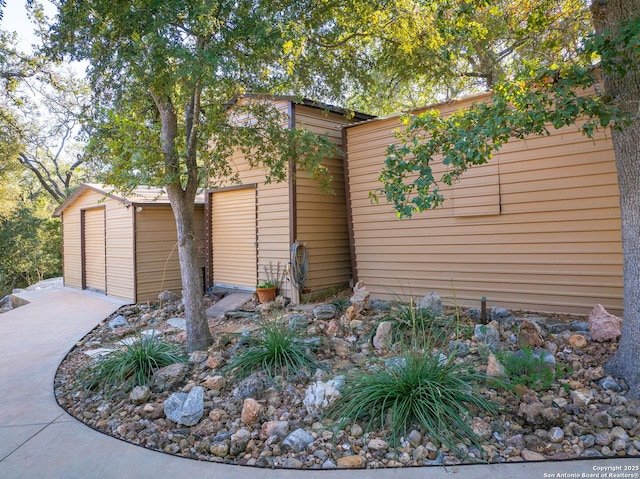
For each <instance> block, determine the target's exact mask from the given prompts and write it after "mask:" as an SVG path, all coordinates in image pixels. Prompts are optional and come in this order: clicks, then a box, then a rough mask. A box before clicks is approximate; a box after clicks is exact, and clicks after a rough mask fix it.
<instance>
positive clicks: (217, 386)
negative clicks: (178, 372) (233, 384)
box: [202, 375, 227, 391]
mask: <svg viewBox="0 0 640 479" xmlns="http://www.w3.org/2000/svg"><path fill="white" fill-rule="evenodd" d="M226 383H227V381H226V379H225V378H224V376H220V375H217V376H207V377H206V378H204V380H203V381H202V386H203V387H205V388H207V389H208V390H210V391H222V390H223V389H224V387H225V385H226Z"/></svg>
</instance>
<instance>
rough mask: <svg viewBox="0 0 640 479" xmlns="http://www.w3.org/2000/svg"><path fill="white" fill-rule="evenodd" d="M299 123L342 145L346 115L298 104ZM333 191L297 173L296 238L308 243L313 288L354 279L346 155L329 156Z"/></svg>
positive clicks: (309, 278)
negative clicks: (328, 190) (345, 166)
mask: <svg viewBox="0 0 640 479" xmlns="http://www.w3.org/2000/svg"><path fill="white" fill-rule="evenodd" d="M295 119H296V126H297V127H301V128H305V129H307V130H310V131H312V132H314V133H317V134H327V135H328V137H329V139H331V141H333V142H334V143H335V144H336V145H338V146H339V147H340V148H341V149H342V126H344V124H345V123H346V122H347V121H346V119H345V118H344V117H343V116H341V115H338V114H335V113H326V112H324V111H321V110H318V109H316V108H310V107H305V106H301V105H296V106H295ZM324 165H325V166H326V167H327V168H329V170H330V172H331V176H332V178H333V179H332V181H331V189H332V190H333V193H332V194H327V193H325V192H323V191H322V190H321V189H320V187H319V186H318V183H317V182H315V181H312V180H310V179H309V177H308V175H307V174H306V173H305V172H304V171H298V174H297V175H296V196H297V200H296V214H297V218H296V221H297V239H298V240H299V241H301V242H302V243H303V244H305V246H306V249H307V254H308V261H309V275H308V280H307V284H306V288H307V289H309V290H311V292H315V291H319V290H323V289H327V288H331V287H334V286H337V285H340V284H346V283H348V282H349V280H350V279H351V256H350V251H349V233H348V228H347V208H346V198H345V181H344V166H343V158H342V157H339V158H328V159H326V160H325V161H324Z"/></svg>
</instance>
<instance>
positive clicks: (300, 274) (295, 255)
mask: <svg viewBox="0 0 640 479" xmlns="http://www.w3.org/2000/svg"><path fill="white" fill-rule="evenodd" d="M308 273H309V263H308V262H307V249H306V248H305V246H304V244H302V243H301V242H299V241H296V242H295V243H293V245H291V282H292V283H293V285H294V286H295V288H296V289H297V290H298V291H303V290H304V286H305V284H306V283H307V274H308Z"/></svg>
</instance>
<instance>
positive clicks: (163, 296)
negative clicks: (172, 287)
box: [158, 290, 180, 303]
mask: <svg viewBox="0 0 640 479" xmlns="http://www.w3.org/2000/svg"><path fill="white" fill-rule="evenodd" d="M158 299H159V300H160V301H161V302H163V303H169V302H172V301H178V300H179V299H180V296H179V295H177V294H176V293H174V292H173V291H168V290H167V291H163V292H162V293H160V294H159V295H158Z"/></svg>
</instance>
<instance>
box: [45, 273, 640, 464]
mask: <svg viewBox="0 0 640 479" xmlns="http://www.w3.org/2000/svg"><path fill="white" fill-rule="evenodd" d="M170 299H172V300H171V301H164V302H163V303H162V307H160V306H157V305H155V306H154V305H134V306H126V307H123V308H121V309H120V310H119V311H118V312H117V313H115V314H114V315H113V316H111V317H110V318H107V319H106V320H105V321H104V322H103V323H101V324H100V325H99V326H97V327H96V328H95V329H94V330H93V331H92V332H90V333H89V334H88V335H87V336H86V337H85V338H83V339H82V340H81V341H80V342H78V343H77V344H76V346H75V347H74V348H73V349H72V350H71V351H70V352H69V354H68V355H67V357H66V358H65V360H64V361H63V363H62V364H61V365H60V368H59V370H58V372H57V375H56V379H55V395H56V398H57V401H58V403H59V404H60V405H61V406H62V407H63V408H64V409H65V410H67V411H68V412H69V413H70V414H72V415H73V416H75V417H76V418H78V419H79V420H80V421H82V422H84V423H85V424H87V425H88V426H90V427H93V428H95V429H98V430H100V431H102V432H104V433H106V434H109V435H112V436H114V437H117V438H119V439H122V440H125V441H128V442H131V443H133V444H138V445H140V446H143V447H147V448H150V449H155V450H159V451H163V452H166V453H169V454H175V455H180V456H184V457H189V458H193V459H198V460H205V461H214V462H228V463H234V464H239V465H251V466H260V467H282V468H324V469H327V468H363V467H366V468H381V467H405V466H429V465H443V464H444V465H454V464H461V463H465V462H474V461H488V462H520V461H544V460H566V459H572V458H585V457H629V456H638V455H640V453H639V452H638V451H639V450H640V425H639V419H640V401H638V400H631V399H628V398H627V397H626V391H627V388H626V385H625V384H624V382H623V381H618V380H616V379H614V378H611V377H608V376H607V375H606V374H605V372H604V369H603V366H604V364H605V363H606V361H607V359H608V358H609V357H611V355H612V354H613V353H614V352H615V350H616V347H617V341H616V340H615V339H613V340H608V339H602V338H601V337H598V333H597V332H596V333H594V331H593V330H592V328H593V325H590V324H589V322H587V320H586V318H583V317H572V316H568V315H540V314H534V313H529V312H516V311H507V310H504V309H501V308H493V309H492V310H491V311H489V312H488V318H487V321H486V323H487V324H483V322H482V321H480V312H479V310H476V309H473V310H469V311H465V312H461V313H460V316H459V319H458V320H456V319H455V314H454V311H453V310H451V309H450V308H447V309H446V310H445V311H444V312H443V313H442V317H444V318H448V319H447V321H453V323H451V324H452V325H453V326H454V327H455V328H454V329H452V330H451V331H454V332H450V333H449V334H450V336H449V337H448V338H446V341H445V342H444V343H443V344H442V349H441V351H440V352H439V353H438V354H442V357H443V361H451V362H452V363H456V364H468V365H471V366H472V367H473V368H474V369H475V370H477V371H479V372H482V373H486V374H488V375H489V376H490V377H489V378H488V379H487V381H485V382H484V383H483V384H481V385H480V386H479V387H478V388H476V389H475V390H474V392H475V393H476V394H478V395H479V396H481V397H482V398H484V399H487V400H489V401H490V402H491V403H492V404H494V405H496V406H498V407H499V411H498V413H497V414H494V415H489V414H486V413H484V412H482V411H479V410H475V409H474V408H472V409H471V411H472V414H471V415H470V416H469V417H467V418H465V421H466V423H467V424H469V426H470V427H471V429H472V430H473V432H474V434H475V437H476V438H477V439H478V442H477V444H479V446H477V445H473V443H472V442H465V441H460V442H459V443H458V444H456V447H455V448H454V449H456V451H454V450H453V449H452V448H450V447H446V446H444V445H443V444H441V443H440V442H439V441H438V438H436V437H433V435H431V434H429V432H428V431H426V430H425V429H424V427H422V426H420V424H418V423H417V422H416V423H415V424H413V423H411V424H408V425H407V426H408V427H407V428H406V430H403V431H390V430H389V429H388V428H387V429H380V428H378V429H372V430H369V429H368V427H367V422H366V421H365V420H364V419H363V420H362V421H360V420H355V421H345V422H340V421H339V420H338V418H335V417H332V416H331V415H330V414H329V413H330V411H331V408H332V405H334V403H335V401H337V400H338V398H340V395H341V391H342V388H343V387H344V383H345V380H346V381H347V382H348V380H349V378H350V377H351V375H352V374H353V373H354V371H359V370H360V371H376V370H380V369H381V368H395V367H398V366H397V364H402V361H405V360H404V359H403V348H404V347H403V344H402V341H400V340H399V339H398V337H397V336H393V331H392V330H391V327H390V326H385V325H384V323H385V322H387V323H393V321H395V320H397V319H394V315H395V314H397V312H396V310H395V309H394V305H392V304H390V303H388V302H383V301H375V300H369V298H368V293H367V292H366V289H365V288H363V287H361V285H359V286H358V287H357V288H356V291H355V292H354V294H353V296H352V297H351V302H350V303H349V304H350V307H349V308H348V309H346V311H344V312H342V311H340V310H339V309H338V308H337V307H336V306H334V305H332V304H330V303H325V304H320V305H318V306H316V307H313V308H311V307H306V308H301V309H293V308H283V309H278V308H277V307H276V306H277V305H276V304H274V303H269V304H266V305H258V304H256V303H254V302H250V303H248V304H246V305H245V306H244V307H243V308H242V310H241V311H232V312H228V313H226V315H224V316H222V317H219V318H215V319H213V320H211V321H210V328H211V331H212V332H213V335H214V344H213V345H212V346H211V347H210V348H209V349H208V350H207V351H197V352H194V353H192V354H191V355H190V357H189V359H188V361H186V362H184V363H176V364H173V365H170V366H168V367H165V368H162V369H160V370H158V371H156V373H155V374H154V376H153V378H152V381H151V382H150V383H149V385H148V386H142V387H136V388H135V389H133V390H132V389H131V388H128V389H126V390H115V391H114V390H107V391H105V390H101V389H95V390H86V389H85V388H83V387H82V385H81V384H80V382H79V377H81V375H82V374H81V373H82V371H84V370H86V367H87V365H91V364H95V362H96V361H99V360H100V359H96V358H100V357H101V356H104V355H106V354H108V353H109V351H111V350H117V349H121V348H123V347H126V346H125V345H126V344H132V343H133V342H134V341H136V340H137V338H140V337H141V335H142V337H144V336H145V335H147V336H151V335H153V337H155V338H159V339H161V340H162V341H165V342H167V343H169V344H175V345H178V346H184V344H185V341H186V333H185V331H184V319H182V316H183V307H182V305H181V303H180V301H179V300H178V299H177V298H170ZM438 299H439V298H437V297H436V298H434V297H433V296H432V297H428V298H425V299H424V300H423V301H425V300H426V301H428V305H427V306H426V307H428V308H430V309H431V308H433V310H438V309H439V308H441V305H440V304H439V303H438ZM261 317H262V318H269V317H277V318H280V320H283V321H286V322H287V323H288V324H295V325H296V327H297V328H300V329H301V330H302V331H304V334H303V337H304V338H305V339H304V340H305V341H308V343H306V344H308V345H309V350H308V352H309V353H310V354H313V355H314V357H315V358H316V360H317V361H318V362H319V365H320V366H321V367H319V368H317V369H315V370H308V369H307V368H303V369H302V370H300V371H299V372H297V373H296V374H294V375H293V376H289V377H286V378H285V377H283V376H282V375H276V376H275V377H274V376H273V375H269V374H265V373H264V372H260V371H258V372H255V373H252V374H249V375H248V376H247V377H246V378H244V379H240V378H238V377H236V375H235V374H234V372H233V371H230V370H229V369H228V364H229V363H230V362H231V361H233V359H234V358H235V357H237V356H238V355H239V354H241V352H242V351H243V350H246V348H247V347H249V346H248V344H250V340H249V338H250V337H251V336H252V335H256V334H257V333H258V332H259V331H260V329H259V328H260V322H259V320H258V319H259V318H261ZM389 319H390V320H391V321H388V320H389ZM385 320H387V321H385ZM381 324H383V326H380V325H381ZM594 338H595V339H594ZM596 339H598V340H596ZM518 351H519V352H518ZM514 354H515V355H516V357H520V358H522V357H524V358H525V359H524V360H525V361H526V360H531V356H532V355H533V356H534V357H535V358H538V359H539V364H542V365H543V367H548V368H549V370H550V371H552V372H551V378H550V380H549V384H544V385H543V386H542V387H541V388H536V387H535V385H533V384H527V382H526V381H524V384H515V382H517V381H515V382H514V381H510V380H508V379H507V378H506V376H508V374H509V372H508V369H509V368H508V366H509V363H510V362H513V361H515V359H510V358H513V355H514ZM518 355H519V356H518ZM532 374H533V373H532ZM505 375H506V376H505ZM525 376H526V374H525ZM545 377H548V376H545ZM345 378H346V379H345ZM491 378H495V381H494V380H492V379H491ZM525 379H526V378H525ZM500 381H502V382H508V381H510V383H511V386H512V387H510V388H505V387H500V386H499V382H500ZM536 389H539V390H536ZM176 393H177V394H176ZM394 433H395V434H394ZM394 437H395V439H396V442H395V443H394V441H393V439H394Z"/></svg>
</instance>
